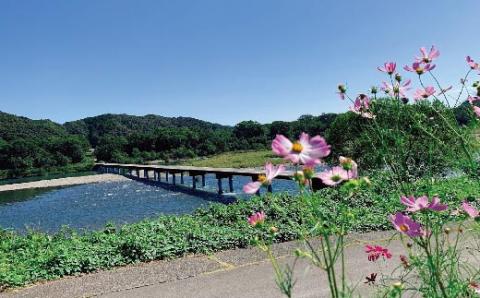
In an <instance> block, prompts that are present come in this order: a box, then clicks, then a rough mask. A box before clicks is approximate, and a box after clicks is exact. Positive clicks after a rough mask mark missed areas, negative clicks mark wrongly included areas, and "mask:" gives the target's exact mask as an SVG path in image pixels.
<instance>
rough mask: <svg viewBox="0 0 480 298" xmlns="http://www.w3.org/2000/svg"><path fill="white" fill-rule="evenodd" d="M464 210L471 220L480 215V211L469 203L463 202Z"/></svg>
mask: <svg viewBox="0 0 480 298" xmlns="http://www.w3.org/2000/svg"><path fill="white" fill-rule="evenodd" d="M462 208H463V210H464V211H465V212H466V213H467V214H468V216H470V217H471V218H477V217H478V216H479V215H480V211H478V210H477V209H476V208H475V207H473V206H472V205H470V204H469V203H467V201H463V203H462Z"/></svg>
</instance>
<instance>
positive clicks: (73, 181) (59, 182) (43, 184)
mask: <svg viewBox="0 0 480 298" xmlns="http://www.w3.org/2000/svg"><path fill="white" fill-rule="evenodd" d="M125 180H128V178H125V177H124V176H121V175H114V174H96V175H89V176H79V177H66V178H59V179H50V180H40V181H35V182H25V183H14V184H7V185H0V192H2V191H12V190H21V189H31V188H47V187H59V186H71V185H79V184H89V183H98V182H109V181H125Z"/></svg>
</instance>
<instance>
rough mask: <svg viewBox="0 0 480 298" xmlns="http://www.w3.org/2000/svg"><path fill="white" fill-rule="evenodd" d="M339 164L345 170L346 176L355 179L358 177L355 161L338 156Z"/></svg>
mask: <svg viewBox="0 0 480 298" xmlns="http://www.w3.org/2000/svg"><path fill="white" fill-rule="evenodd" d="M339 161H340V166H341V167H342V168H343V169H344V170H345V171H347V174H348V178H350V179H357V178H358V165H357V163H356V162H355V161H354V160H353V159H351V158H348V157H343V156H340V157H339Z"/></svg>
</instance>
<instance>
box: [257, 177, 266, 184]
mask: <svg viewBox="0 0 480 298" xmlns="http://www.w3.org/2000/svg"><path fill="white" fill-rule="evenodd" d="M266 181H267V176H265V175H258V182H260V183H262V184H263V183H265V182H266Z"/></svg>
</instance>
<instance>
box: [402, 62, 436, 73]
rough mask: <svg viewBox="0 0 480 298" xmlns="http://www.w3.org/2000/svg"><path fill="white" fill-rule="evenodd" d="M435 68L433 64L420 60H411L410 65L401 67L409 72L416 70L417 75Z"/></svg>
mask: <svg viewBox="0 0 480 298" xmlns="http://www.w3.org/2000/svg"><path fill="white" fill-rule="evenodd" d="M434 68H435V64H422V63H420V62H413V64H412V66H408V65H405V66H404V67H403V69H405V70H406V71H409V72H416V73H417V74H418V75H421V74H424V73H425V72H428V71H431V70H433V69H434Z"/></svg>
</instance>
